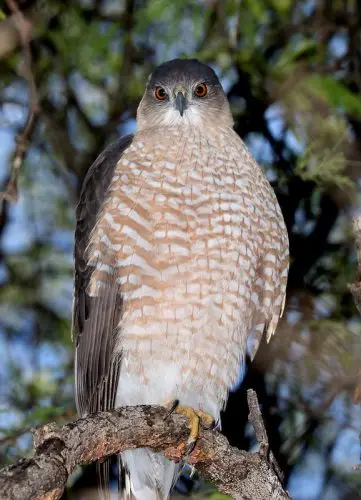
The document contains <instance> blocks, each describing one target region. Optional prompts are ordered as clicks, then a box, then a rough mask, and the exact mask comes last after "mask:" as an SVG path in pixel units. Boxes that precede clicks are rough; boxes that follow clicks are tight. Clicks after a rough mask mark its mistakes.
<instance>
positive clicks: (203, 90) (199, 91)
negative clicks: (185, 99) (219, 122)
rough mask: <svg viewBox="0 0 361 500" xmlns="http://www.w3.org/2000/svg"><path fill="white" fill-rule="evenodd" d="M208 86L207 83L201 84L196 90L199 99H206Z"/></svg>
mask: <svg viewBox="0 0 361 500" xmlns="http://www.w3.org/2000/svg"><path fill="white" fill-rule="evenodd" d="M207 90H208V89H207V85H206V84H205V83H200V84H199V85H197V86H196V88H195V89H194V93H195V95H196V96H197V97H204V96H205V95H206V94H207Z"/></svg>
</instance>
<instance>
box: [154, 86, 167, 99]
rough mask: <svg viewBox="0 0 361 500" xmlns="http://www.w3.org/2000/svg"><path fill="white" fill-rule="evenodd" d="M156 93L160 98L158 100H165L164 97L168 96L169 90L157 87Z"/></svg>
mask: <svg viewBox="0 0 361 500" xmlns="http://www.w3.org/2000/svg"><path fill="white" fill-rule="evenodd" d="M154 95H155V97H156V98H157V99H158V101H164V99H165V98H166V97H167V92H166V91H165V90H164V88H163V87H156V88H155V91H154Z"/></svg>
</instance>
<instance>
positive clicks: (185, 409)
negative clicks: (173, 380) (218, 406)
mask: <svg viewBox="0 0 361 500" xmlns="http://www.w3.org/2000/svg"><path fill="white" fill-rule="evenodd" d="M166 407H167V408H169V414H171V413H173V412H174V411H175V412H176V413H179V414H180V415H185V416H186V417H187V418H188V420H189V424H188V427H189V429H190V434H189V438H188V443H187V444H188V447H187V452H186V455H188V454H189V453H191V452H192V450H193V448H194V446H195V444H196V442H197V439H198V437H199V425H200V424H201V425H202V427H203V428H205V429H211V428H212V427H214V425H215V421H214V418H213V417H212V416H211V415H209V414H208V413H206V412H205V411H202V410H195V409H194V408H191V407H190V406H182V405H180V404H179V401H178V400H177V399H176V400H175V401H172V402H171V403H170V404H168V405H166Z"/></svg>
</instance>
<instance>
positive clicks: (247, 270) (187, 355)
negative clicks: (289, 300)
mask: <svg viewBox="0 0 361 500" xmlns="http://www.w3.org/2000/svg"><path fill="white" fill-rule="evenodd" d="M88 255H89V264H91V265H92V266H94V267H95V271H94V272H93V275H92V278H91V282H90V286H89V293H90V294H91V295H93V296H94V295H97V293H98V292H99V289H101V287H102V286H103V285H104V284H105V283H107V282H108V281H110V280H114V279H116V280H117V282H118V283H119V284H120V285H121V289H122V295H123V301H124V302H123V314H122V318H121V320H120V323H119V329H120V331H121V335H120V336H119V339H120V340H119V345H118V346H117V349H118V350H119V351H121V352H122V366H121V373H120V380H119V385H118V392H117V401H116V402H117V406H119V405H125V404H130V405H133V404H164V403H166V402H168V401H170V400H173V399H180V401H181V403H182V404H187V405H190V406H193V407H198V408H202V409H204V410H205V411H207V412H209V413H211V414H212V415H213V416H214V417H215V418H218V416H219V412H220V410H221V408H222V405H223V403H224V401H225V400H226V398H227V394H228V390H229V389H230V388H231V387H232V386H234V385H235V384H236V383H237V381H238V379H239V376H240V367H241V365H242V361H243V357H244V354H245V349H246V344H247V340H248V339H253V341H254V344H255V346H257V344H258V341H259V339H260V336H261V335H262V334H263V331H264V330H266V331H267V335H268V336H270V335H272V333H273V331H274V329H275V326H276V324H277V321H278V319H279V316H280V314H281V312H282V307H283V301H284V295H285V287H286V279H287V266H288V241H287V232H286V229H285V226H284V222H283V218H282V215H281V212H280V209H279V206H278V203H277V200H276V197H275V195H274V193H273V190H272V188H271V187H270V185H269V184H268V182H267V181H266V179H265V177H264V175H263V173H262V171H261V170H260V168H259V167H258V165H257V164H256V163H255V162H254V160H253V159H252V157H251V156H250V154H249V153H248V151H247V149H246V147H245V146H244V144H243V142H242V141H241V140H240V139H239V137H238V136H237V135H236V134H235V133H234V132H233V130H231V129H230V128H226V129H220V128H218V129H217V127H215V126H212V128H211V127H210V128H209V130H201V131H199V132H198V131H195V130H194V128H190V127H184V128H181V127H177V128H174V129H172V128H167V129H152V130H147V131H145V132H140V133H137V134H136V135H135V137H134V140H133V142H132V144H131V145H130V147H129V148H128V149H127V150H126V151H125V152H124V154H123V155H122V157H121V159H120V160H119V162H118V164H117V167H116V170H115V173H114V177H113V179H112V182H111V185H110V188H109V191H108V194H107V197H106V201H105V203H104V206H103V208H102V211H101V213H100V216H99V219H98V222H97V224H96V226H95V228H94V231H93V234H92V237H91V241H90V243H89V249H88Z"/></svg>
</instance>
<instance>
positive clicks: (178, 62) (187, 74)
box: [137, 59, 233, 129]
mask: <svg viewBox="0 0 361 500" xmlns="http://www.w3.org/2000/svg"><path fill="white" fill-rule="evenodd" d="M137 123H138V129H145V128H150V127H157V126H160V127H161V126H171V125H181V124H185V125H195V126H202V125H204V124H210V123H211V124H219V125H225V126H232V125H233V119H232V115H231V111H230V108H229V104H228V100H227V97H226V95H225V93H224V91H223V89H222V85H221V83H220V81H219V80H218V78H217V75H216V74H215V72H214V71H213V70H212V69H211V68H210V67H209V66H207V65H206V64H202V63H201V62H199V61H197V60H196V59H174V60H173V61H169V62H166V63H164V64H161V65H160V66H158V68H157V69H156V70H155V71H154V72H153V73H152V74H151V75H150V77H149V79H148V83H147V87H146V89H145V92H144V95H143V98H142V100H141V102H140V104H139V107H138V114H137Z"/></svg>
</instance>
